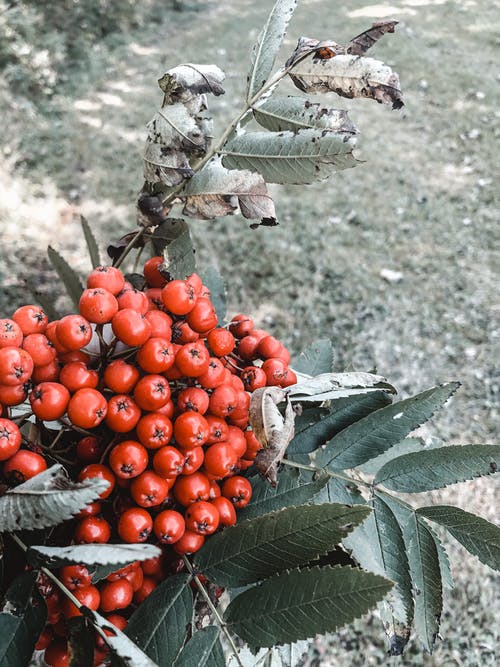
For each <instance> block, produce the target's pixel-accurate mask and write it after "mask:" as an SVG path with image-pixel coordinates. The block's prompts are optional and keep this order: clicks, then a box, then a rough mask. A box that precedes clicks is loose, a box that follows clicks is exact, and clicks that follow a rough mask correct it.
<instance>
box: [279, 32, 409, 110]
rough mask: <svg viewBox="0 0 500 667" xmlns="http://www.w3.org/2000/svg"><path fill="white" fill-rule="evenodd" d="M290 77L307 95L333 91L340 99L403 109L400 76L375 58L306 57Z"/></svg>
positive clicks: (351, 56)
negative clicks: (378, 103) (374, 102)
mask: <svg viewBox="0 0 500 667" xmlns="http://www.w3.org/2000/svg"><path fill="white" fill-rule="evenodd" d="M318 43H319V42H318ZM289 75H290V78H291V79H292V81H293V83H294V84H295V85H296V86H297V88H299V89H300V90H302V91H304V92H306V93H327V92H334V93H337V95H340V96H341V97H349V98H353V97H366V98H371V99H374V100H376V101H377V102H380V103H384V104H392V108H393V109H399V108H401V107H402V106H403V99H402V94H401V88H400V85H399V77H398V75H397V74H396V72H393V71H392V69H391V68H390V67H389V66H388V65H385V64H384V63H383V62H382V61H380V60H375V59H374V58H365V57H362V56H353V55H338V56H335V58H330V59H328V60H321V59H318V58H306V59H304V60H302V61H301V62H299V63H298V64H297V65H296V66H294V67H293V68H292V70H291V71H290V72H289Z"/></svg>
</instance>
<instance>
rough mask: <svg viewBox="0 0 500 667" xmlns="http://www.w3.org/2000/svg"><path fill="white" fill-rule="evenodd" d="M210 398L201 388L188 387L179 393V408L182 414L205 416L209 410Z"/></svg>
mask: <svg viewBox="0 0 500 667" xmlns="http://www.w3.org/2000/svg"><path fill="white" fill-rule="evenodd" d="M209 400H210V397H209V395H208V394H207V392H206V391H204V390H203V389H200V388H199V387H187V388H186V389H183V390H182V391H180V392H179V395H178V397H177V408H178V409H179V410H180V411H181V412H188V411H192V412H199V413H200V415H204V414H205V412H206V411H207V410H208V404H209Z"/></svg>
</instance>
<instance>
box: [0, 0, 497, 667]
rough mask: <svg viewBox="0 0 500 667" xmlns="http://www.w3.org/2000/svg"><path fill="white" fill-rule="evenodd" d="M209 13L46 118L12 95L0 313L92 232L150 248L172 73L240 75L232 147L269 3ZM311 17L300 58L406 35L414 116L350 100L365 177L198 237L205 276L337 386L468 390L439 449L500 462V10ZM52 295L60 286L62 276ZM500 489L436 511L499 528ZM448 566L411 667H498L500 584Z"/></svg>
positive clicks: (224, 112)
mask: <svg viewBox="0 0 500 667" xmlns="http://www.w3.org/2000/svg"><path fill="white" fill-rule="evenodd" d="M201 4H202V5H203V6H202V7H201V6H199V7H198V11H195V10H189V11H185V12H181V13H175V12H172V11H171V10H166V9H165V10H163V11H162V10H161V9H159V8H158V6H157V5H160V3H155V2H152V3H147V5H148V12H150V11H151V10H150V6H151V5H152V6H153V9H155V11H154V12H153V14H151V13H150V14H147V15H146V10H145V17H146V19H147V20H146V19H145V21H144V23H143V25H142V26H138V27H137V28H134V29H130V31H129V32H128V33H126V34H123V35H121V36H119V37H117V36H116V35H114V36H113V38H110V39H108V40H104V41H103V42H102V43H101V44H100V46H99V48H96V49H94V50H93V51H92V52H91V53H90V54H89V58H88V64H87V65H86V67H85V68H82V69H80V70H78V69H77V70H75V71H74V72H73V73H72V75H71V77H69V78H68V79H67V80H66V81H63V82H61V83H60V85H58V86H57V87H56V88H55V92H54V94H53V95H52V96H51V97H50V99H48V100H46V101H45V102H43V103H41V102H40V103H38V101H34V100H33V99H30V98H29V97H23V96H12V95H11V94H10V91H9V89H8V88H7V86H5V85H4V84H2V85H1V86H0V107H1V111H2V117H3V123H4V127H5V128H7V131H6V132H4V144H3V160H2V163H1V164H0V228H1V232H2V244H1V249H0V280H1V281H2V293H1V304H0V305H1V306H2V311H4V312H5V311H8V309H9V308H11V307H13V306H15V305H17V304H19V303H21V302H22V301H23V300H24V298H25V297H24V295H25V294H26V290H25V288H24V285H23V283H22V282H21V281H20V279H19V276H20V275H21V273H22V272H29V271H30V269H31V268H36V267H39V266H43V264H42V262H43V260H42V255H43V249H44V248H45V246H46V245H47V244H48V243H52V244H53V245H55V246H56V247H57V248H59V249H61V250H63V251H64V254H65V256H66V257H67V258H68V259H69V260H70V261H71V263H72V265H74V266H75V267H77V268H81V269H82V270H85V269H86V268H87V260H86V259H85V256H84V255H83V250H82V248H83V244H82V240H81V238H80V234H79V224H78V221H77V218H76V216H75V214H76V213H77V212H82V213H83V214H84V215H85V216H86V217H87V219H88V220H89V222H90V223H91V225H92V226H93V228H94V229H95V230H96V233H97V236H98V238H99V239H100V241H102V243H103V244H104V243H105V242H106V241H107V240H109V239H110V238H115V237H118V236H119V235H120V234H121V233H123V232H124V231H127V230H130V229H132V228H133V226H134V197H135V195H136V192H137V190H138V188H139V187H140V184H141V151H142V144H143V141H144V137H145V130H144V126H145V124H146V122H147V121H148V120H149V118H150V117H151V116H152V114H153V112H154V110H155V107H156V106H157V105H158V104H159V102H160V100H161V94H160V91H159V89H158V88H157V87H156V83H155V82H156V79H157V78H158V77H159V76H161V75H162V74H163V72H164V71H165V70H166V69H168V68H169V67H172V66H173V65H175V64H178V63H179V62H214V63H217V64H218V65H219V66H221V67H223V68H224V69H225V71H226V73H227V80H226V84H227V85H226V90H227V93H226V95H225V96H224V97H222V98H218V99H217V100H215V101H214V103H213V104H212V107H211V108H212V110H213V112H214V116H215V118H216V126H217V125H218V127H219V128H223V127H224V121H225V120H227V119H228V118H229V117H230V115H231V111H232V110H234V108H235V107H238V106H239V105H240V101H239V100H241V96H242V93H243V89H244V73H245V71H246V68H247V63H248V51H249V48H250V45H251V43H252V42H253V41H254V39H255V37H256V35H257V32H258V29H259V27H260V25H262V23H263V21H264V18H265V16H266V9H267V8H269V7H270V5H271V3H270V2H266V1H264V0H259V1H257V0H237V1H234V0H233V1H232V2H230V1H229V0H220V1H218V2H215V1H213V2H208V3H200V5H201ZM299 4H300V7H299V9H298V10H297V12H296V18H295V21H294V22H293V23H292V26H291V29H290V32H289V37H288V39H287V41H286V44H285V49H284V50H285V51H286V52H287V53H289V52H290V51H291V50H292V49H293V46H294V43H295V41H296V39H297V37H298V36H299V35H303V34H305V35H307V36H310V37H317V38H334V39H335V40H337V41H339V42H346V41H348V39H349V38H351V37H352V36H353V35H355V34H357V33H358V32H360V31H361V30H363V29H364V28H366V27H367V26H368V25H369V24H370V23H371V22H372V21H373V20H376V19H379V18H384V17H396V18H398V19H399V20H400V22H401V23H400V26H399V28H398V30H397V34H396V35H395V36H390V37H387V38H385V39H384V40H382V41H381V42H380V43H379V44H378V45H377V47H376V48H375V50H374V53H373V55H374V56H378V57H380V58H381V59H383V60H385V61H386V62H388V63H389V64H391V65H392V66H393V67H394V68H395V69H397V71H398V72H399V73H400V77H401V80H402V85H403V90H404V92H405V101H406V106H405V108H404V109H403V110H402V112H392V111H390V110H389V109H388V108H382V107H381V106H380V105H376V104H375V103H370V102H368V101H365V102H363V101H359V102H358V103H356V104H352V103H350V102H348V101H345V100H340V99H338V100H334V103H335V104H337V106H339V107H341V108H349V109H352V111H351V116H352V118H353V120H354V121H355V122H356V124H357V125H358V127H359V128H360V129H361V135H360V138H359V149H358V153H357V155H358V157H360V158H361V159H363V160H366V164H364V165H362V166H360V167H357V168H356V169H355V170H349V171H345V172H341V173H340V174H338V175H337V176H336V177H334V178H332V179H331V180H329V181H326V182H323V183H320V184H318V185H314V186H310V187H308V188H306V189H298V188H296V187H292V186H289V187H276V188H273V194H274V195H275V200H276V204H277V209H278V214H279V219H280V222H281V224H280V226H279V227H277V228H272V229H266V228H260V229H258V230H257V231H251V230H249V229H248V224H247V222H245V221H243V220H242V219H241V218H226V219H223V220H219V221H217V222H215V223H199V222H197V223H194V224H193V232H194V235H195V237H196V241H197V244H198V256H199V261H200V263H201V265H208V264H214V265H216V266H217V267H218V268H219V270H220V271H221V272H222V273H223V274H224V276H225V278H226V280H227V285H228V296H229V304H230V310H229V312H231V313H234V312H238V311H243V312H249V313H253V314H255V316H256V319H257V320H258V322H259V323H261V324H262V325H264V326H266V328H268V329H270V330H271V331H272V332H273V333H275V334H276V335H278V336H280V337H282V338H283V339H284V341H285V342H286V343H287V344H288V346H289V347H290V348H291V349H293V350H294V351H296V352H298V351H299V350H300V349H301V348H302V347H303V345H304V344H305V343H307V342H309V341H311V340H313V339H314V338H317V337H328V336H330V337H331V338H332V339H333V341H334V344H335V347H336V354H337V361H336V364H337V369H338V370H342V369H344V368H346V367H354V368H356V369H358V370H369V369H372V368H374V367H376V368H377V369H378V371H379V372H380V373H383V374H384V375H386V376H388V377H389V378H390V379H391V381H392V382H393V383H394V384H396V386H397V387H399V389H400V393H401V395H402V396H405V395H408V394H409V393H416V392H417V391H418V390H421V389H424V388H427V387H429V386H431V385H433V384H435V383H437V382H441V381H445V380H450V379H460V380H461V381H462V383H463V386H462V389H461V391H460V392H459V394H458V395H457V396H456V397H455V398H454V400H453V402H452V403H451V404H450V405H449V406H447V409H446V410H444V411H443V413H442V414H441V415H439V416H438V417H436V418H435V419H434V420H433V423H432V424H431V425H429V426H428V427H426V430H425V434H426V435H435V436H438V437H441V438H443V439H444V440H446V441H448V442H456V443H465V442H471V443H472V442H482V443H493V442H495V441H496V442H498V428H497V422H498V405H499V393H500V375H499V371H498V353H499V351H500V350H499V347H500V345H499V339H500V303H499V301H498V267H499V266H500V245H499V240H500V239H499V233H498V207H497V208H496V210H495V195H496V196H498V176H497V177H496V178H495V176H494V169H495V158H496V150H497V149H496V147H495V142H494V139H495V137H496V138H497V139H498V126H499V117H500V112H499V111H498V109H499V108H500V104H499V102H500V100H499V96H500V87H499V86H498V78H497V77H496V71H495V60H494V49H495V46H497V47H498V41H497V40H498V16H497V15H495V10H494V6H493V5H494V3H489V2H484V1H477V2H474V1H472V0H467V1H466V2H460V3H454V2H446V1H445V0H401V2H395V4H394V5H388V4H384V3H379V4H373V5H369V4H366V3H365V2H360V1H359V0H355V1H350V2H345V3H330V2H328V1H327V0H302V1H301V2H300V3H299ZM495 22H496V24H495ZM285 90H286V89H285ZM290 92H291V89H290ZM330 102H331V100H330ZM496 203H497V205H498V198H497V202H496ZM386 269H390V270H391V271H394V272H397V273H399V274H400V276H399V279H398V281H397V282H388V281H387V280H386V279H384V278H383V275H382V273H381V272H383V270H386ZM495 274H496V275H495ZM44 276H45V274H44ZM44 279H46V280H48V281H49V283H50V280H51V274H50V273H47V274H46V278H44ZM495 438H496V440H495ZM496 488H497V489H498V486H497V487H496ZM494 489H495V487H494V485H493V483H492V482H491V481H489V480H488V481H478V482H475V483H473V484H468V485H460V486H457V487H455V488H453V489H451V490H446V491H444V492H442V493H440V494H437V493H436V494H435V495H434V499H435V500H439V501H440V502H443V501H444V502H449V503H454V504H457V505H459V506H461V507H463V508H464V509H472V510H473V511H477V512H479V513H481V514H482V515H483V516H485V517H488V518H490V519H493V518H494V506H495V503H494ZM450 548H451V556H452V562H453V561H454V562H455V563H457V564H458V566H457V567H455V574H456V579H457V585H456V588H455V590H454V591H452V592H451V594H450V595H449V601H448V604H447V606H446V609H447V611H446V613H445V615H444V619H443V625H442V635H443V641H442V642H440V643H439V644H438V647H437V649H436V651H435V654H434V656H432V657H429V656H423V655H422V654H420V652H419V649H418V647H417V646H415V645H413V646H411V647H410V649H409V651H408V653H407V655H406V656H405V658H403V659H402V660H398V661H395V662H394V664H404V665H408V666H410V665H411V666H413V665H436V666H437V665H440V666H441V665H446V666H448V665H450V666H451V665H458V666H460V667H461V666H464V667H465V666H466V667H475V666H476V665H477V666H478V667H479V666H480V665H481V666H483V665H486V666H487V665H493V664H495V657H494V651H495V646H496V644H497V641H498V637H497V636H496V633H497V632H498V617H497V618H496V620H495V611H496V610H498V604H495V602H496V597H495V592H494V591H495V585H494V584H495V579H494V577H493V575H492V574H491V572H490V571H489V570H487V568H483V567H482V566H479V565H478V564H477V562H476V561H474V560H473V559H472V558H471V557H468V556H467V555H466V554H465V552H464V551H463V550H462V549H460V548H459V547H458V546H456V545H455V544H451V545H450ZM315 651H316V654H317V657H316V664H321V665H329V664H335V665H346V666H347V665H352V666H358V665H359V666H360V667H361V666H362V665H363V666H364V665H381V664H392V663H390V662H389V661H388V659H387V658H386V656H385V647H384V643H383V639H382V637H381V628H380V625H379V624H378V622H376V621H375V620H374V621H371V622H370V621H364V622H360V623H359V624H358V625H357V626H356V632H355V633H354V634H353V633H352V630H345V631H342V632H341V633H339V634H338V635H336V636H334V637H332V638H329V639H328V640H327V639H324V640H321V641H318V642H317V644H316V649H315Z"/></svg>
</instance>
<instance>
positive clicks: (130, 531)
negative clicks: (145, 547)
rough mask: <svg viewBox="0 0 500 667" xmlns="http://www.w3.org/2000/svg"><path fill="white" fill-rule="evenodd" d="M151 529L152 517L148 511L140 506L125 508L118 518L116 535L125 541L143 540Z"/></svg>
mask: <svg viewBox="0 0 500 667" xmlns="http://www.w3.org/2000/svg"><path fill="white" fill-rule="evenodd" d="M152 530H153V519H152V518H151V515H150V514H149V512H147V511H146V510H145V509H142V508H141V507H131V508H130V509H128V510H125V512H123V514H122V515H121V516H120V518H119V520H118V526H117V531H118V535H119V536H120V539H122V540H123V541H124V542H127V543H131V544H133V543H135V542H145V541H146V540H147V539H148V537H149V534H150V533H151V531H152Z"/></svg>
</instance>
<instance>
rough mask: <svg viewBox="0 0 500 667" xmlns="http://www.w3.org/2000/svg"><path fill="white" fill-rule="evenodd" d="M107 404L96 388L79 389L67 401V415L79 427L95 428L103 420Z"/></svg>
mask: <svg viewBox="0 0 500 667" xmlns="http://www.w3.org/2000/svg"><path fill="white" fill-rule="evenodd" d="M107 411H108V404H107V401H106V399H105V398H104V396H103V395H102V394H101V392H99V391H97V389H87V388H85V389H79V390H78V391H77V392H76V393H75V394H73V396H72V397H71V399H70V401H69V403H68V417H69V419H70V421H71V423H72V424H74V425H75V426H79V427H80V428H85V429H88V428H95V427H96V426H99V424H100V423H101V422H102V421H104V419H105V418H106V414H107Z"/></svg>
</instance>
